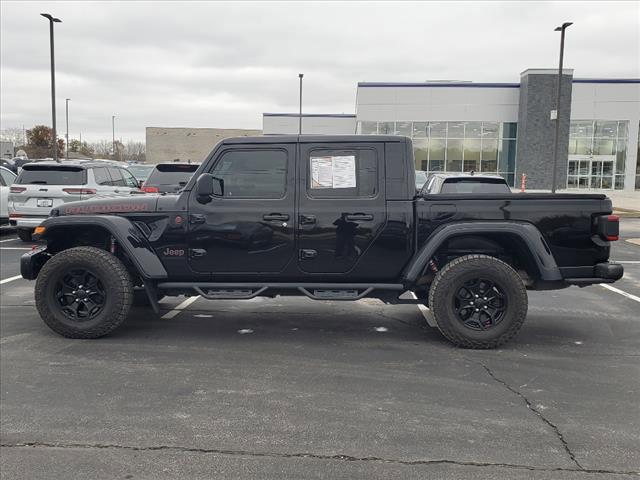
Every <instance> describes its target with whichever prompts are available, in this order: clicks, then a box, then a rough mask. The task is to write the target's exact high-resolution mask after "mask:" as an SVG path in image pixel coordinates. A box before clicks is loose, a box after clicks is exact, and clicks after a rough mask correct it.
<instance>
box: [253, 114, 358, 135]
mask: <svg viewBox="0 0 640 480" xmlns="http://www.w3.org/2000/svg"><path fill="white" fill-rule="evenodd" d="M298 122H299V116H298V115H297V114H295V113H282V114H273V113H272V114H269V113H264V114H262V131H263V133H264V135H295V134H297V133H298V130H299V125H298ZM355 132H356V118H355V115H342V114H335V115H320V114H315V115H312V114H309V115H304V114H303V115H302V133H306V134H312V135H342V134H344V135H349V134H351V135H353V134H354V133H355Z"/></svg>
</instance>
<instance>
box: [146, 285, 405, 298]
mask: <svg viewBox="0 0 640 480" xmlns="http://www.w3.org/2000/svg"><path fill="white" fill-rule="evenodd" d="M157 288H158V289H159V290H178V291H187V292H188V291H190V290H191V291H194V292H195V293H197V294H198V295H201V296H202V297H204V298H207V299H209V300H248V299H250V298H255V297H257V296H259V295H264V294H265V293H271V294H278V293H279V292H282V291H287V290H288V291H290V293H292V294H295V291H296V290H297V291H298V292H300V293H302V294H303V295H305V296H307V297H309V298H311V299H313V300H359V299H361V298H364V297H366V296H367V295H369V294H370V293H371V292H372V291H374V290H381V291H387V292H389V291H396V292H400V291H404V290H405V288H404V287H403V285H401V284H395V283H373V284H372V283H368V284H365V283H347V284H341V283H266V284H250V283H217V282H203V283H190V282H163V283H158V285H157ZM269 291H270V292H269Z"/></svg>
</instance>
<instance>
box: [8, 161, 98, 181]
mask: <svg viewBox="0 0 640 480" xmlns="http://www.w3.org/2000/svg"><path fill="white" fill-rule="evenodd" d="M85 181H86V173H85V170H84V169H83V168H80V167H69V166H58V165H25V166H24V167H22V172H20V175H19V176H18V178H17V179H16V183H19V184H23V185H25V184H36V185H84V183H85Z"/></svg>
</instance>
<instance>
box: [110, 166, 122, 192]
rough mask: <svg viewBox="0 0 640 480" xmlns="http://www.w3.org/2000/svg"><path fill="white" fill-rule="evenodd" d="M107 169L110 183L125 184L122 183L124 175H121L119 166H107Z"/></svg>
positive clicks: (114, 184)
mask: <svg viewBox="0 0 640 480" xmlns="http://www.w3.org/2000/svg"><path fill="white" fill-rule="evenodd" d="M107 170H109V175H110V176H111V185H113V186H114V187H124V186H126V185H125V183H124V177H123V176H122V173H120V169H119V168H112V167H109V168H107Z"/></svg>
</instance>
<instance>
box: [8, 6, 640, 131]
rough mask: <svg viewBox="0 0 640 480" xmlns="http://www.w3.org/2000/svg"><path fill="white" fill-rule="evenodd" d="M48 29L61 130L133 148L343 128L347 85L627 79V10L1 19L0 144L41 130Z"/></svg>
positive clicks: (11, 11) (635, 49) (632, 52)
mask: <svg viewBox="0 0 640 480" xmlns="http://www.w3.org/2000/svg"><path fill="white" fill-rule="evenodd" d="M46 11H48V12H50V13H52V14H54V15H56V16H59V17H60V18H61V19H62V20H63V23H61V24H57V25H56V63H57V65H56V67H57V68H56V71H57V100H58V125H59V127H58V128H59V130H60V131H61V132H62V131H63V129H64V126H63V122H64V98H65V97H71V98H72V101H71V107H70V111H71V114H70V124H71V125H70V131H71V132H70V133H71V135H72V136H73V137H77V136H78V133H79V132H80V131H82V133H83V137H84V138H88V139H91V140H97V139H100V138H109V137H110V136H111V115H112V114H115V115H117V124H116V125H117V136H121V137H122V138H123V139H124V140H126V139H130V138H131V139H142V138H144V127H145V126H192V127H230V128H231V127H235V128H243V127H244V128H260V126H261V113H262V112H263V111H295V110H296V109H297V100H298V97H297V85H298V83H297V81H298V79H297V73H298V72H304V73H305V102H304V103H305V110H306V111H309V112H353V110H354V104H355V93H356V83H357V82H358V81H423V80H426V79H466V80H475V81H509V82H515V81H518V78H519V76H518V74H519V73H520V72H521V71H522V70H524V69H525V68H529V67H554V66H555V65H556V62H557V55H558V40H559V39H558V35H557V34H556V33H554V32H553V27H554V26H555V25H557V24H559V23H561V22H562V21H565V20H571V21H573V22H575V25H574V26H573V27H571V29H570V30H569V33H568V37H567V48H566V63H565V65H567V67H570V68H574V69H575V75H576V76H579V77H639V76H640V60H639V59H640V32H639V26H638V18H639V16H640V4H638V3H637V2H618V3H615V2H598V3H596V2H553V3H552V2H539V3H533V2H477V3H470V2H464V3H453V2H447V3H445V2H431V3H402V2H389V3H365V2H353V3H345V2H340V3H338V2H335V3H331V2H329V3H308V2H307V3H293V2H279V3H267V2H236V3H214V2H211V3H201V2H195V3H188V2H126V3H125V2H123V3H119V2H118V3H116V2H113V3H112V2H104V3H84V2H48V3H31V2H5V1H3V2H2V4H0V19H1V20H0V21H1V24H0V26H1V30H2V34H1V39H0V40H1V42H0V44H1V45H0V46H1V52H0V53H1V65H0V67H1V68H0V82H1V87H0V95H1V99H0V100H1V102H0V123H1V126H2V128H7V127H15V126H22V125H23V124H24V125H25V126H26V127H27V128H28V127H30V126H32V125H33V124H35V123H45V124H49V123H50V103H49V102H50V100H49V70H48V69H49V57H48V29H47V22H46V21H45V20H44V19H43V18H41V17H40V16H39V13H40V12H46Z"/></svg>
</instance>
